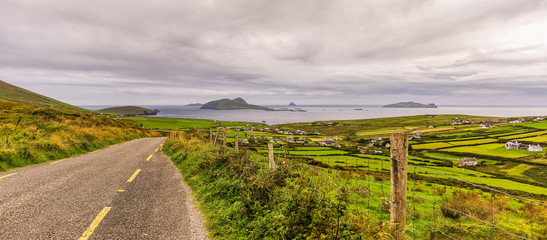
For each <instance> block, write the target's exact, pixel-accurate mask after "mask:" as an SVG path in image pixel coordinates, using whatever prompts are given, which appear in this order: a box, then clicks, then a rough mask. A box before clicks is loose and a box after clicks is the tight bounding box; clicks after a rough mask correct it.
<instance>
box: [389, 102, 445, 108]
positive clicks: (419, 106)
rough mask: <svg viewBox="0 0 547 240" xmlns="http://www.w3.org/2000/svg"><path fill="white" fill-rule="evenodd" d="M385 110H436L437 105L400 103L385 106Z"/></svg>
mask: <svg viewBox="0 0 547 240" xmlns="http://www.w3.org/2000/svg"><path fill="white" fill-rule="evenodd" d="M384 107H385V108H437V105H435V104H433V103H430V104H422V103H415V102H400V103H394V104H389V105H385V106H384Z"/></svg>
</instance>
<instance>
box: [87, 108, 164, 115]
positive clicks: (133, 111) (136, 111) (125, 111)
mask: <svg viewBox="0 0 547 240" xmlns="http://www.w3.org/2000/svg"><path fill="white" fill-rule="evenodd" d="M98 112H101V113H106V114H116V115H125V116H128V115H156V114H158V113H159V112H160V111H159V110H158V109H154V110H152V109H148V108H143V107H137V106H123V107H111V108H105V109H101V110H99V111H98Z"/></svg>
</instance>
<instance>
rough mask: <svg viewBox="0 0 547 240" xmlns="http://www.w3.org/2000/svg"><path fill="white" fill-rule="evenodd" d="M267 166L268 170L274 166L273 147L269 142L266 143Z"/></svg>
mask: <svg viewBox="0 0 547 240" xmlns="http://www.w3.org/2000/svg"><path fill="white" fill-rule="evenodd" d="M268 166H269V167H270V170H273V169H275V167H276V166H275V161H274V148H273V144H271V143H268Z"/></svg>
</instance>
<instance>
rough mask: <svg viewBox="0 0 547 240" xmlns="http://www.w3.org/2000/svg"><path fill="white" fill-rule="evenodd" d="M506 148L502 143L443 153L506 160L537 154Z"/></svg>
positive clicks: (450, 150) (448, 149) (461, 148)
mask: <svg viewBox="0 0 547 240" xmlns="http://www.w3.org/2000/svg"><path fill="white" fill-rule="evenodd" d="M504 146H505V145H504V144H502V143H492V144H484V145H477V146H467V147H454V148H445V149H443V151H449V152H460V153H471V154H480V155H489V156H497V157H504V158H520V157H527V156H532V155H534V154H536V153H534V152H529V151H526V150H518V149H505V148H504Z"/></svg>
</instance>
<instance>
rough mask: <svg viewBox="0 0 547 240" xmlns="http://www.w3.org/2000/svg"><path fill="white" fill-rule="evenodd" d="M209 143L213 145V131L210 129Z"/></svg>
mask: <svg viewBox="0 0 547 240" xmlns="http://www.w3.org/2000/svg"><path fill="white" fill-rule="evenodd" d="M209 143H211V144H212V143H213V129H212V128H209Z"/></svg>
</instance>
